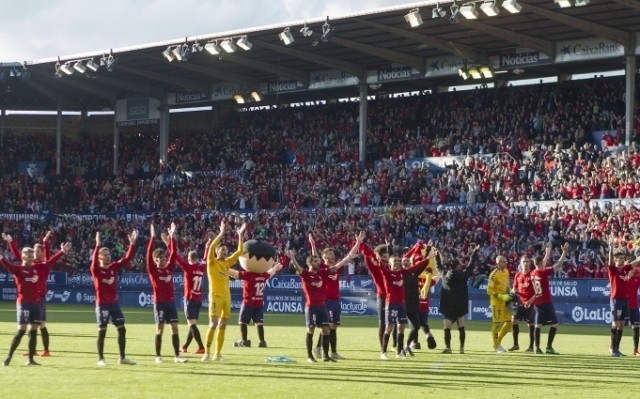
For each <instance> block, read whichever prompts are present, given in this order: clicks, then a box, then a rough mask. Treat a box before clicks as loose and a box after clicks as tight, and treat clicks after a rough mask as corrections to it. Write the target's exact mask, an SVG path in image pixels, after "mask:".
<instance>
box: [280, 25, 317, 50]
mask: <svg viewBox="0 0 640 399" xmlns="http://www.w3.org/2000/svg"><path fill="white" fill-rule="evenodd" d="M302 29H304V28H302ZM302 29H301V30H300V31H302ZM312 33H313V32H312ZM278 37H279V38H280V41H281V42H282V43H284V45H285V46H288V45H290V44H291V43H293V42H294V41H295V40H296V39H294V38H293V35H292V34H291V29H290V28H285V29H284V30H283V31H282V32H281V33H280V34H279V35H278Z"/></svg>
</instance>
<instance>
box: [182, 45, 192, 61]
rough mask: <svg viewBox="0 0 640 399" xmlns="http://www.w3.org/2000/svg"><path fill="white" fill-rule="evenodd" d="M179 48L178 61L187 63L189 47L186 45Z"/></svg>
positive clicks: (189, 54) (189, 53) (189, 52)
mask: <svg viewBox="0 0 640 399" xmlns="http://www.w3.org/2000/svg"><path fill="white" fill-rule="evenodd" d="M179 48H180V61H189V57H191V47H189V45H188V44H187V43H185V44H183V45H182V46H179Z"/></svg>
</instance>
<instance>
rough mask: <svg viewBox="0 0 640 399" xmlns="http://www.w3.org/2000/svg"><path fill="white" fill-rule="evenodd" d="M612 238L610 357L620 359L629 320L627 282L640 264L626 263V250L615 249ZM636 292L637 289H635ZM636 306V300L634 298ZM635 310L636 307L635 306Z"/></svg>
mask: <svg viewBox="0 0 640 399" xmlns="http://www.w3.org/2000/svg"><path fill="white" fill-rule="evenodd" d="M614 247H615V241H614V237H613V236H611V238H610V239H609V264H608V265H607V276H608V278H609V284H610V285H611V293H610V298H611V318H612V320H611V348H610V352H611V356H613V357H620V356H622V353H620V341H621V340H622V332H623V330H624V325H625V323H626V322H627V320H629V315H630V314H629V289H628V288H629V287H628V285H629V284H628V282H629V280H630V279H631V278H632V277H633V275H634V272H635V266H636V265H637V264H638V263H640V258H636V259H635V260H633V261H632V262H630V263H627V262H626V257H627V250H626V248H618V249H615V248H614ZM636 292H637V287H636ZM636 305H637V298H636ZM636 308H637V306H636Z"/></svg>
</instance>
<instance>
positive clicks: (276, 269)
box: [267, 262, 282, 278]
mask: <svg viewBox="0 0 640 399" xmlns="http://www.w3.org/2000/svg"><path fill="white" fill-rule="evenodd" d="M281 269H282V263H280V262H278V263H276V264H275V265H273V266H272V267H271V269H269V270H267V273H269V278H271V277H273V275H274V274H276V273H278V272H279V271H280V270H281Z"/></svg>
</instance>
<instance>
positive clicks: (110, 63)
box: [106, 53, 118, 72]
mask: <svg viewBox="0 0 640 399" xmlns="http://www.w3.org/2000/svg"><path fill="white" fill-rule="evenodd" d="M117 64H118V59H117V58H116V57H114V56H113V53H111V54H109V57H108V58H107V65H106V67H107V71H109V72H113V69H114V68H115V67H116V65H117Z"/></svg>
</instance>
